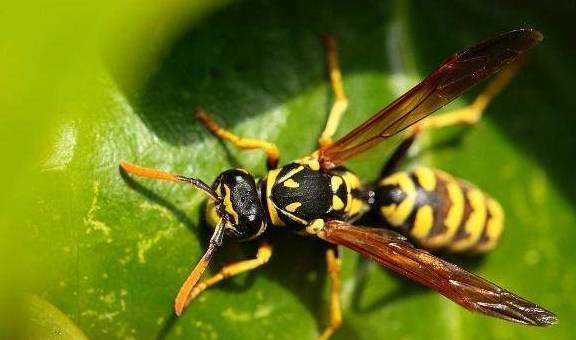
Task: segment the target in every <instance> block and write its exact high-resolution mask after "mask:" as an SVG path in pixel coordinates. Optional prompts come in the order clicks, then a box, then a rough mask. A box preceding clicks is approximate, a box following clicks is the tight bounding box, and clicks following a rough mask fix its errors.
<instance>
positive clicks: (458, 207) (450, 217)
mask: <svg viewBox="0 0 576 340" xmlns="http://www.w3.org/2000/svg"><path fill="white" fill-rule="evenodd" d="M437 174H438V175H439V177H441V178H442V179H443V180H444V183H445V184H444V185H445V186H446V190H447V191H448V199H449V200H450V207H449V208H448V212H447V213H446V217H445V218H444V227H445V228H446V229H445V230H444V231H443V232H442V233H440V234H438V235H436V236H434V237H432V238H430V239H429V240H427V241H426V242H425V244H426V246H428V247H430V248H438V247H443V246H446V245H448V243H450V241H451V240H452V239H453V237H454V235H456V232H457V231H458V227H459V226H460V223H461V222H462V218H463V216H464V193H463V192H462V188H461V186H460V184H459V183H458V182H456V180H455V179H454V178H453V177H452V176H449V175H448V174H445V173H441V174H440V173H438V172H437Z"/></svg>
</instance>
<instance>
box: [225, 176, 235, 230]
mask: <svg viewBox="0 0 576 340" xmlns="http://www.w3.org/2000/svg"><path fill="white" fill-rule="evenodd" d="M223 186H224V210H226V212H227V213H228V214H230V215H231V216H232V218H233V219H234V224H238V213H237V212H236V210H234V207H233V206H232V199H231V194H230V188H228V186H227V185H226V184H223Z"/></svg>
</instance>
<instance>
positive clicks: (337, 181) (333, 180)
mask: <svg viewBox="0 0 576 340" xmlns="http://www.w3.org/2000/svg"><path fill="white" fill-rule="evenodd" d="M342 183H344V180H343V179H342V177H340V176H337V175H334V176H332V177H330V186H331V187H332V192H333V193H336V192H337V191H338V189H339V188H340V186H341V185H342Z"/></svg>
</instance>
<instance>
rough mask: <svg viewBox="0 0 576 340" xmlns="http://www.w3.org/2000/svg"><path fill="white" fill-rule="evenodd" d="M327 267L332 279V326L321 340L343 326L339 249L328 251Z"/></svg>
mask: <svg viewBox="0 0 576 340" xmlns="http://www.w3.org/2000/svg"><path fill="white" fill-rule="evenodd" d="M326 266H327V268H328V275H329V277H330V283H331V287H330V324H329V325H328V327H326V328H325V329H324V331H323V332H322V334H320V339H322V340H325V339H328V338H330V336H332V334H333V333H334V332H335V331H336V330H337V329H338V328H339V327H340V325H341V324H342V309H341V306H340V258H339V257H338V249H337V248H336V247H332V246H331V247H330V248H329V249H328V250H326Z"/></svg>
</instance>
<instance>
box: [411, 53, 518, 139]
mask: <svg viewBox="0 0 576 340" xmlns="http://www.w3.org/2000/svg"><path fill="white" fill-rule="evenodd" d="M520 66H521V63H515V64H513V65H510V66H508V67H507V68H506V69H504V70H502V71H501V72H500V73H499V74H498V75H497V76H496V78H495V79H494V80H492V82H491V83H490V84H489V85H488V87H486V89H485V90H484V91H482V93H480V95H478V97H476V99H475V100H474V102H472V104H470V105H468V106H466V107H464V108H462V109H458V110H454V111H449V112H446V113H444V114H441V115H438V116H431V117H428V118H426V119H424V120H422V121H421V122H420V123H418V124H416V125H415V126H414V127H413V128H412V129H411V130H410V131H412V132H418V131H423V130H426V129H437V128H442V127H446V126H450V125H456V124H469V125H473V124H475V123H476V122H478V121H479V120H480V118H481V117H482V112H484V110H485V109H486V107H487V106H488V104H490V102H491V101H492V99H493V98H494V97H495V96H496V95H497V94H498V93H500V91H502V89H503V88H504V87H505V86H506V85H508V83H509V82H510V80H511V79H512V77H513V76H514V75H515V74H516V73H517V72H518V70H519V69H520Z"/></svg>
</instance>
